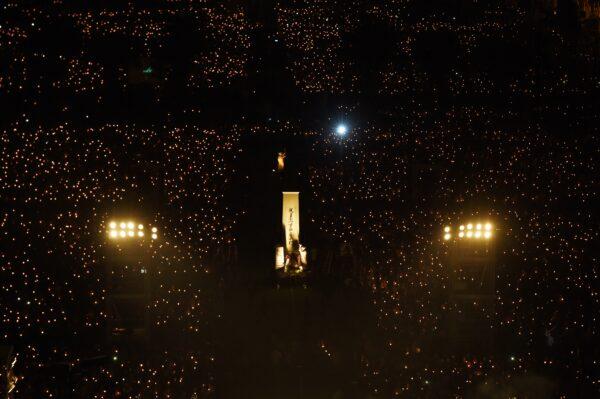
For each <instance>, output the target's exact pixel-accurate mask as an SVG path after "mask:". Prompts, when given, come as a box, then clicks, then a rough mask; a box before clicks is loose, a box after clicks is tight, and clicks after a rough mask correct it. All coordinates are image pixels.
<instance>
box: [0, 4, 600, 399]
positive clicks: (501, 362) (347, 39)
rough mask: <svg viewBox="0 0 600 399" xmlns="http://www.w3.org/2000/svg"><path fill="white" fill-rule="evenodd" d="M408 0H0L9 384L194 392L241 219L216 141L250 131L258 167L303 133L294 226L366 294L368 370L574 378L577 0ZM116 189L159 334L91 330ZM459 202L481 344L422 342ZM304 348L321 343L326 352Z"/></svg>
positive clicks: (581, 42) (418, 385) (586, 70)
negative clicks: (488, 285) (481, 241)
mask: <svg viewBox="0 0 600 399" xmlns="http://www.w3.org/2000/svg"><path fill="white" fill-rule="evenodd" d="M259 3H260V4H259ZM263 3H264V4H263ZM421 3H422V2H417V1H406V0H398V1H395V0H394V1H385V2H383V1H381V2H363V1H360V0H353V1H351V2H350V3H348V2H342V1H336V0H318V1H311V2H308V1H293V2H278V1H273V2H272V4H270V3H269V2H256V4H255V2H249V3H248V4H243V3H242V2H237V1H225V2H218V1H209V0H202V1H199V2H194V1H184V0H165V1H160V2H155V3H154V4H152V5H151V6H149V5H147V4H146V5H144V4H143V3H142V2H137V1H131V2H128V3H127V4H126V5H123V4H120V3H119V4H117V3H115V4H113V3H112V2H108V3H106V4H104V5H86V4H83V3H82V4H78V3H73V4H67V2H64V1H61V0H56V1H53V2H48V3H47V4H39V3H36V2H30V3H29V4H27V5H26V6H24V5H23V4H20V2H15V1H7V2H5V3H4V4H2V5H0V8H1V9H2V13H1V16H0V56H1V57H2V59H3V60H6V62H3V63H2V64H1V65H0V104H2V106H3V109H5V110H6V112H4V113H3V115H4V117H3V118H2V121H1V122H0V127H1V129H2V131H1V150H0V198H1V201H2V204H3V207H2V210H1V211H0V304H1V305H2V308H3V310H4V311H3V314H2V318H1V319H0V337H1V338H2V339H1V344H2V345H3V346H5V345H9V346H12V347H14V349H15V351H14V352H15V353H17V355H18V356H17V362H16V365H15V371H16V375H17V376H18V379H17V383H16V388H15V390H14V392H13V394H14V396H15V397H17V398H19V397H32V396H31V395H37V396H36V397H48V398H50V397H68V396H66V395H67V394H69V395H71V397H86V398H113V397H123V398H146V397H165V398H188V399H189V398H200V397H218V396H215V395H216V394H215V392H218V390H219V386H218V375H217V374H218V372H217V370H216V368H215V366H214V365H215V363H219V362H220V361H221V360H222V359H219V358H218V355H217V352H218V351H217V349H216V347H215V342H214V338H215V336H218V335H219V334H218V328H219V327H218V325H219V320H221V319H222V318H223V317H224V314H223V312H222V307H221V306H220V301H221V296H222V295H223V294H222V292H221V291H222V286H220V284H221V285H222V284H224V283H223V281H222V280H221V279H220V277H219V276H220V273H221V271H220V270H219V267H220V266H221V263H222V262H218V261H215V259H216V256H215V254H223V253H225V252H227V253H228V252H230V251H229V248H232V247H234V246H235V244H236V242H237V240H238V239H239V231H238V221H239V219H240V218H241V217H243V209H244V204H241V203H240V199H239V197H238V194H239V191H236V189H238V188H236V187H239V186H240V185H242V184H243V183H242V181H243V179H244V176H245V173H240V170H242V171H243V169H244V168H249V167H252V165H251V164H250V165H249V164H243V165H242V164H240V159H241V158H240V154H241V153H243V152H244V151H246V149H245V148H244V145H243V143H244V142H247V141H252V140H253V139H255V138H260V139H261V140H265V138H266V141H265V142H269V139H270V138H272V140H273V143H275V142H276V144H273V149H272V150H273V151H272V154H273V169H275V167H276V163H275V161H276V157H277V154H278V153H279V152H280V151H282V150H285V149H284V148H281V147H282V146H281V143H282V142H285V140H287V139H289V138H292V139H293V140H295V141H294V143H295V144H294V145H297V143H298V142H302V143H303V144H302V145H303V146H305V147H303V148H305V151H304V153H303V156H304V161H305V162H304V165H303V168H304V169H302V172H299V174H300V175H301V176H302V178H303V181H304V183H303V184H304V186H303V189H306V194H307V195H306V196H303V197H302V198H303V199H302V201H303V205H302V209H303V212H306V213H307V214H308V215H309V217H308V222H309V224H310V225H311V231H316V232H318V233H315V234H316V235H318V237H319V240H315V239H314V238H310V237H303V238H302V239H303V243H305V244H306V245H307V246H308V249H309V255H310V251H311V245H312V246H313V247H316V246H329V247H330V248H332V247H335V248H339V246H340V245H342V246H344V248H346V249H347V250H348V251H351V253H352V258H353V259H354V266H353V270H352V271H350V272H344V273H345V274H344V278H346V277H348V281H349V282H350V283H349V285H351V286H352V289H356V290H362V291H365V292H367V293H368V296H369V298H370V304H369V306H370V307H371V308H370V309H372V312H373V314H374V315H376V317H375V320H376V323H375V325H373V326H369V331H371V332H372V331H375V332H374V333H372V336H366V337H365V344H364V346H362V347H360V348H357V349H356V350H357V351H358V357H359V358H360V362H359V363H360V369H359V370H357V373H356V376H355V377H356V381H357V383H358V384H359V385H360V387H361V388H362V389H364V391H365V392H367V394H368V395H371V396H372V397H392V396H394V395H395V396H398V397H403V396H406V397H439V396H440V392H445V393H448V395H447V396H451V397H463V396H467V395H469V394H471V395H473V393H474V392H475V395H481V396H483V395H490V396H491V395H493V394H498V395H500V396H502V395H505V396H511V395H512V396H519V395H520V394H522V392H529V393H528V394H529V395H531V392H537V393H538V395H539V396H538V397H544V396H543V395H548V396H549V395H553V396H557V397H560V396H563V397H582V396H584V395H587V396H588V397H591V396H593V393H594V392H597V391H598V385H599V384H600V380H599V379H598V375H599V373H598V360H597V357H598V355H599V352H598V350H597V349H596V348H595V345H594V342H595V340H596V339H597V338H598V334H599V333H600V332H599V331H598V330H597V327H596V325H595V321H596V319H597V317H598V311H599V310H600V306H599V305H600V304H599V303H598V301H599V295H598V277H599V276H598V256H597V252H596V250H595V246H596V245H597V242H598V238H599V234H600V230H599V229H598V227H599V226H598V216H597V212H596V211H595V207H594V205H595V204H596V203H597V201H598V198H597V197H598V187H599V182H598V159H599V156H600V154H599V149H600V146H599V144H600V143H599V142H598V140H599V139H598V134H597V133H598V131H597V130H598V122H599V119H600V118H599V114H598V111H597V109H596V108H597V106H596V103H595V102H594V101H593V99H594V95H596V94H597V91H598V90H599V89H600V83H599V81H598V76H597V73H596V70H597V67H598V57H599V54H598V50H597V46H598V39H599V37H600V35H598V33H597V32H596V31H594V26H597V20H598V14H599V10H600V8H599V5H598V4H597V3H596V2H594V1H592V0H580V1H574V2H572V4H571V3H570V4H569V5H568V6H565V5H562V6H560V7H559V6H557V5H556V2H551V1H548V2H537V3H536V5H535V6H532V7H529V6H523V5H521V4H520V3H519V2H516V1H515V2H513V1H508V2H501V3H500V2H496V3H497V4H496V3H494V4H489V5H487V4H479V3H477V4H475V3H473V4H471V3H469V5H467V4H466V2H465V4H463V5H462V6H460V5H458V4H462V2H456V4H454V3H453V4H454V5H445V6H439V8H435V9H430V7H433V6H432V5H428V4H421ZM594 21H596V22H594ZM595 24H596V25H595ZM265 38H266V40H263V39H265ZM274 55H277V60H278V62H280V63H281V65H279V66H278V67H279V68H280V69H281V70H280V71H278V72H280V73H278V74H277V75H273V76H276V77H277V81H276V82H274V83H272V84H271V86H269V87H270V88H269V90H273V92H276V93H277V96H278V95H279V94H280V90H283V91H284V93H285V95H286V98H288V99H289V101H290V103H289V104H287V105H286V104H283V103H280V102H278V101H277V100H273V101H267V100H265V99H264V98H256V97H254V93H255V92H256V90H255V88H254V85H257V86H258V83H257V82H259V83H260V84H261V88H262V89H261V90H262V91H261V93H262V95H264V97H268V91H267V92H265V89H264V85H262V84H263V83H264V80H265V78H264V76H262V75H261V73H262V72H264V71H265V70H267V71H273V68H275V67H274V66H273V62H271V63H270V64H269V66H268V68H266V67H264V65H263V62H265V58H266V57H269V56H273V57H274ZM269 78H270V77H269V76H267V79H266V80H269ZM232 89H234V90H235V89H237V90H239V93H241V94H239V93H238V94H236V95H235V96H233V97H235V99H234V100H232V98H233V97H227V93H229V92H228V90H232ZM286 90H289V91H286ZM223 93H226V94H225V97H222V95H223ZM265 93H266V94H265ZM277 96H275V95H274V98H277ZM238 97H240V98H244V101H245V102H244V103H243V106H242V108H235V107H237V104H239V103H238V102H237V100H238ZM213 98H214V99H215V100H214V103H218V104H220V105H219V106H218V107H216V106H214V105H213V101H212V100H213ZM223 98H225V101H224V102H223V101H222V100H223ZM298 99H299V100H298ZM229 101H231V102H232V103H233V102H235V104H236V105H235V107H234V105H232V107H231V110H228V113H225V112H223V108H227V107H228V105H229ZM136 103H142V104H143V107H142V108H136V105H135V104H136ZM315 104H317V105H315ZM286 106H289V107H290V108H292V109H287V108H286ZM128 107H131V108H132V109H134V110H135V112H134V114H135V115H133V116H132V117H131V121H130V120H128V118H129V116H128V114H127V112H126V109H128ZM296 107H297V108H296ZM217 108H218V109H217ZM315 108H320V109H321V114H320V115H318V117H315V118H312V117H311V111H312V110H314V109H315ZM213 109H216V111H215V115H216V116H215V115H213V114H212V113H211V112H212V110H213ZM207 110H208V111H207ZM248 110H250V112H247V111H248ZM265 110H266V111H265ZM277 110H285V112H282V115H281V116H278V117H274V114H275V113H276V111H277ZM323 110H324V111H323ZM322 114H328V117H322ZM223 115H226V116H227V118H222V116H223ZM248 115H249V116H248ZM338 121H343V122H344V123H346V124H347V126H348V132H347V133H346V134H344V135H339V134H336V130H335V125H336V123H338ZM248 158H250V159H251V157H246V159H248ZM287 165H288V164H287V161H286V167H288V166H287ZM291 165H293V166H294V167H297V166H298V162H296V163H295V164H294V163H291ZM274 173H276V172H274ZM238 190H239V189H238ZM305 198H306V200H305ZM304 201H306V202H304ZM115 212H120V214H119V215H118V216H123V214H126V216H127V217H129V215H132V216H131V217H134V218H138V219H140V220H142V219H143V220H145V221H146V222H147V223H149V224H151V225H154V226H159V234H160V238H159V240H157V241H156V242H148V241H145V240H141V241H139V242H136V244H135V247H136V248H137V250H139V251H142V252H143V253H144V254H145V255H144V256H145V257H144V262H146V261H147V260H148V259H150V260H151V262H152V264H153V265H155V267H154V268H153V269H152V271H151V272H150V273H151V274H152V275H153V276H154V277H155V278H156V279H157V280H158V279H159V280H160V284H157V285H155V287H154V292H153V293H152V298H151V301H150V302H149V304H148V309H150V310H151V312H150V313H151V324H152V326H153V328H154V329H155V330H156V331H155V332H154V334H156V337H173V336H178V337H181V338H180V339H176V340H174V341H177V342H167V341H170V340H169V339H166V340H162V341H161V345H157V346H156V348H155V349H156V350H154V351H151V353H146V352H144V351H140V352H144V355H143V356H140V355H139V352H138V354H136V353H134V351H133V350H131V351H127V350H126V349H125V350H124V349H123V346H119V345H113V344H105V343H103V341H102V339H100V337H101V336H104V335H105V334H104V331H105V329H106V325H107V322H108V317H109V314H108V313H107V306H106V299H107V297H108V296H109V294H110V293H109V292H108V288H107V285H106V282H107V279H106V276H105V270H106V269H105V267H104V265H105V263H106V262H108V261H110V260H111V259H113V257H114V256H115V253H114V246H115V242H113V241H111V240H110V237H108V235H107V234H106V229H107V223H108V222H109V221H110V220H111V218H114V217H115ZM473 218H480V219H485V220H490V221H492V222H493V223H494V226H495V229H496V233H495V236H494V238H493V240H492V241H491V244H490V245H492V246H494V248H495V251H496V256H495V258H494V263H495V272H496V273H495V277H496V278H495V292H494V307H493V311H492V315H493V316H492V317H490V318H489V320H488V325H489V327H490V328H491V329H492V330H493V331H494V337H496V339H497V341H498V344H497V345H496V348H495V350H493V351H491V352H489V353H485V354H479V353H475V351H473V353H471V352H464V353H461V354H456V353H446V352H445V351H440V350H439V348H440V344H439V341H440V340H441V339H443V337H444V336H445V335H444V329H445V328H446V325H445V324H444V323H445V320H447V319H448V317H450V315H451V314H453V312H456V307H455V305H453V304H452V303H451V301H449V300H448V297H447V296H444V295H443V293H444V292H445V289H446V288H447V287H448V285H449V280H448V276H447V273H446V269H447V266H448V264H447V254H448V248H450V245H453V244H452V242H445V241H444V239H443V228H444V226H446V225H453V226H455V225H458V224H461V223H465V222H467V221H468V220H471V219H473ZM311 241H312V242H311ZM320 253H321V254H323V253H324V251H321V252H320ZM344 259H347V258H344ZM141 262H142V261H138V262H137V263H136V262H134V263H136V264H135V265H132V266H135V267H132V268H131V270H130V271H129V272H128V273H131V274H130V275H129V278H131V277H135V273H139V272H140V268H139V266H140V264H141ZM319 262H322V258H321V259H318V262H317V265H318V264H319ZM332 270H333V271H332V272H335V273H340V271H339V270H338V269H335V268H334V269H332ZM156 340H158V341H160V340H159V339H158V338H156ZM90 342H93V344H90ZM315 347H316V348H321V349H322V351H323V353H324V358H326V359H325V360H324V361H330V358H331V357H335V355H332V354H335V353H336V352H338V351H341V349H340V348H336V342H335V340H332V339H328V340H327V344H325V343H324V342H315ZM0 360H2V362H3V363H4V362H5V359H0ZM527 389H529V390H530V391H527ZM531 390H537V391H531ZM61 395H62V396H61Z"/></svg>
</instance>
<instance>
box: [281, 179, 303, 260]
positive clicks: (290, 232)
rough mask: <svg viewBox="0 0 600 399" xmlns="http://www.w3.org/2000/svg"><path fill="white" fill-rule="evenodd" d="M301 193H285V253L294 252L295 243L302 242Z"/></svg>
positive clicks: (283, 221) (283, 220)
mask: <svg viewBox="0 0 600 399" xmlns="http://www.w3.org/2000/svg"><path fill="white" fill-rule="evenodd" d="M299 196H300V193H299V192H297V191H295V192H291V191H284V192H283V218H282V223H283V226H284V228H285V252H287V253H291V252H292V251H293V244H294V241H296V242H299V240H300V200H299Z"/></svg>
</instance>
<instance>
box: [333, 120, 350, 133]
mask: <svg viewBox="0 0 600 399" xmlns="http://www.w3.org/2000/svg"><path fill="white" fill-rule="evenodd" d="M335 132H336V133H337V134H338V135H340V136H344V135H345V134H346V133H347V132H348V127H346V125H344V124H343V123H340V124H339V125H337V127H336V128H335Z"/></svg>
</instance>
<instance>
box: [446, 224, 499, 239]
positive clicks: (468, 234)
mask: <svg viewBox="0 0 600 399" xmlns="http://www.w3.org/2000/svg"><path fill="white" fill-rule="evenodd" d="M493 231H494V226H493V225H492V224H491V223H490V222H474V223H467V224H466V225H465V224H461V225H460V226H458V229H457V231H456V230H454V229H453V227H452V226H446V227H444V236H443V237H444V241H450V240H452V239H455V240H469V241H472V240H483V241H487V240H490V239H491V238H492V237H493V235H494V233H493Z"/></svg>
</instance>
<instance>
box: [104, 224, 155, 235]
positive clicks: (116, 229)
mask: <svg viewBox="0 0 600 399" xmlns="http://www.w3.org/2000/svg"><path fill="white" fill-rule="evenodd" d="M149 230H150V233H149V235H148V236H147V235H146V227H145V226H144V225H143V224H141V223H135V222H133V221H131V220H128V221H116V220H113V221H111V222H109V223H108V229H107V234H108V238H110V239H111V240H131V239H137V240H142V239H144V238H146V237H150V238H151V239H152V240H156V239H158V229H157V228H156V227H152V228H150V229H149Z"/></svg>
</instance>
